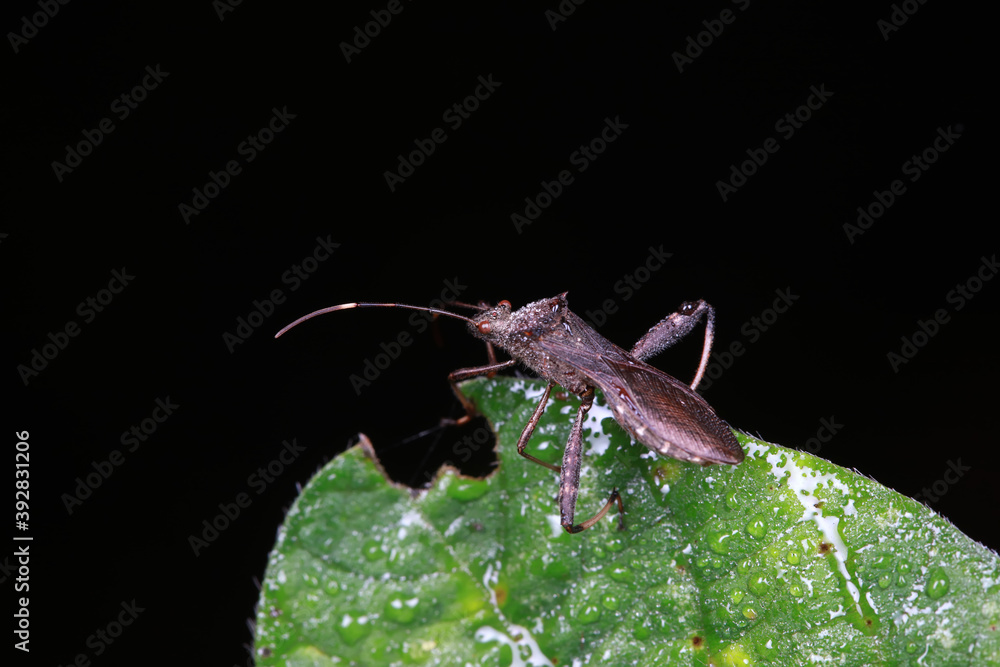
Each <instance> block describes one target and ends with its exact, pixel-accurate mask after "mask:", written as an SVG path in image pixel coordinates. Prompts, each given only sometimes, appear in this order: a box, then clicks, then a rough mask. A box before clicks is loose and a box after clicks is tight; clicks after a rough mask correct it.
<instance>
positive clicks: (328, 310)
mask: <svg viewBox="0 0 1000 667" xmlns="http://www.w3.org/2000/svg"><path fill="white" fill-rule="evenodd" d="M350 308H409V309H410V310H423V311H426V312H428V313H436V314H438V315H447V316H448V317H454V318H455V319H457V320H465V321H466V322H468V323H469V324H475V323H476V322H475V321H474V320H471V319H469V318H468V317H464V316H462V315H457V314H455V313H452V312H450V311H447V310H441V309H440V308H424V307H422V306H408V305H406V304H405V303H342V304H340V305H339V306H330V307H328V308H320V309H319V310H316V311H313V312H311V313H309V314H308V315H303V316H302V317H300V318H299V319H297V320H295V321H294V322H292V323H291V324H289V325H288V326H286V327H285V328H284V329H282V330H281V331H279V332H278V333H276V334H274V337H275V338H278V337H280V336H281V335H282V334H283V333H285V332H286V331H288V330H289V329H291V328H292V327H294V326H296V325H298V324H302V323H303V322H305V321H306V320H311V319H312V318H314V317H316V316H317V315H325V314H326V313H332V312H333V311H335V310H348V309H350Z"/></svg>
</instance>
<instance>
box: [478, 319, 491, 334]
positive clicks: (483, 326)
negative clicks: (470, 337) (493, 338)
mask: <svg viewBox="0 0 1000 667" xmlns="http://www.w3.org/2000/svg"><path fill="white" fill-rule="evenodd" d="M476 328H477V329H479V333H484V334H488V333H489V332H490V323H489V322H488V321H486V320H483V321H482V322H480V323H479V324H477V325H476Z"/></svg>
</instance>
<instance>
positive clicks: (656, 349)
mask: <svg viewBox="0 0 1000 667" xmlns="http://www.w3.org/2000/svg"><path fill="white" fill-rule="evenodd" d="M706 314H707V317H706V318H705V345H704V347H703V348H702V351H701V363H700V364H698V372H697V373H695V376H694V380H692V381H691V388H692V389H694V388H696V387H697V386H698V383H699V382H701V378H702V376H704V375H705V368H706V367H707V366H708V359H709V354H710V353H711V351H712V340H713V339H714V338H715V309H714V308H712V306H710V305H708V304H707V303H706V302H705V301H704V300H702V299H699V300H697V301H685V302H684V303H682V304H681V306H680V308H678V309H677V312H676V313H672V314H670V315H667V316H666V317H665V318H663V319H662V320H660V322H659V323H658V324H656V325H654V326H653V328H652V329H650V330H649V331H647V332H646V335H645V336H643V337H642V338H640V339H639V341H638V342H637V343H636V344H635V347H633V348H632V351H631V352H630V354H631V355H632V356H633V357H635V358H636V359H638V360H640V361H645V360H646V359H648V358H650V357H652V356H654V355H656V354H659V353H660V352H662V351H663V350H665V349H667V348H668V347H670V346H671V345H673V344H674V343H676V342H677V341H679V340H680V339H682V338H683V337H684V336H686V335H688V334H689V333H691V330H692V329H694V328H695V326H697V324H698V322H700V321H701V318H702V317H703V316H705V315H706Z"/></svg>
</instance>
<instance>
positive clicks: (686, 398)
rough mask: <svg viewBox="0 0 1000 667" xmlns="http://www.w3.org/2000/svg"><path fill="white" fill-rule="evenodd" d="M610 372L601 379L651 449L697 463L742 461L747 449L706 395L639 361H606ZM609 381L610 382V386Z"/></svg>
mask: <svg viewBox="0 0 1000 667" xmlns="http://www.w3.org/2000/svg"><path fill="white" fill-rule="evenodd" d="M605 361H606V362H607V367H608V369H609V371H610V372H609V373H607V374H606V375H605V376H604V377H603V378H602V379H601V380H600V385H601V389H602V390H603V391H604V394H605V396H609V395H610V396H613V397H615V398H617V399H618V401H619V402H621V403H623V404H624V407H619V406H618V405H617V404H616V405H615V411H616V413H617V415H618V417H619V421H620V422H621V423H622V424H623V425H624V426H625V428H626V429H627V430H628V431H629V432H631V433H632V434H633V435H635V436H636V439H637V440H639V441H640V442H642V443H643V444H644V445H646V446H647V447H649V448H650V449H652V450H654V451H656V452H657V453H659V454H662V455H664V456H670V457H672V458H675V459H680V460H682V461H691V462H694V463H701V464H709V463H728V464H737V463H739V462H740V461H742V460H743V456H744V454H743V448H742V447H740V444H739V443H738V442H737V441H736V436H734V435H733V432H732V430H730V428H729V426H727V425H726V423H725V422H724V421H722V420H721V419H719V417H718V415H716V414H715V411H714V410H713V409H712V407H711V406H710V405H709V404H708V403H707V402H706V401H705V399H703V398H702V397H701V396H700V395H698V394H697V393H696V392H694V391H693V390H692V389H691V388H690V387H689V386H687V385H686V384H684V383H683V382H681V381H679V380H677V379H676V378H673V377H671V376H669V375H667V374H666V373H664V372H663V371H660V370H658V369H656V368H653V367H652V366H649V365H647V364H643V363H641V362H639V363H638V364H636V363H635V362H632V363H628V362H626V363H622V361H621V360H617V359H605ZM605 382H607V383H608V384H609V385H610V386H609V387H605V386H604V384H605Z"/></svg>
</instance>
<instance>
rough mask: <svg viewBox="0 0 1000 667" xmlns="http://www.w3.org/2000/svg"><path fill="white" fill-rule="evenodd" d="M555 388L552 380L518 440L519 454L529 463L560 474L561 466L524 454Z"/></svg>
mask: <svg viewBox="0 0 1000 667" xmlns="http://www.w3.org/2000/svg"><path fill="white" fill-rule="evenodd" d="M554 386H556V383H555V382H552V381H551V380H550V381H549V383H548V385H546V386H545V391H544V392H543V393H542V400H540V401H538V405H536V406H535V411H534V412H533V413H531V419H529V420H528V423H527V424H525V425H524V430H522V431H521V437H520V438H518V439H517V453H518V454H520V455H521V456H523V457H524V458H526V459H528V460H529V461H534V462H535V463H537V464H539V465H543V466H545V467H546V468H548V469H549V470H555V471H556V472H559V466H555V465H552V464H551V463H546V462H545V461H542V460H541V459H536V458H535V457H534V456H532V455H531V454H525V453H524V448H525V447H527V445H528V441H529V440H531V436H532V434H533V433H534V432H535V427H536V426H538V420H539V419H541V418H542V413H543V412H545V405H546V403H548V402H549V394H550V393H551V392H552V387H554Z"/></svg>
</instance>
